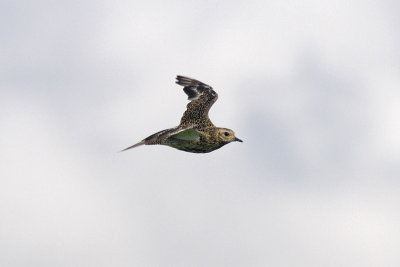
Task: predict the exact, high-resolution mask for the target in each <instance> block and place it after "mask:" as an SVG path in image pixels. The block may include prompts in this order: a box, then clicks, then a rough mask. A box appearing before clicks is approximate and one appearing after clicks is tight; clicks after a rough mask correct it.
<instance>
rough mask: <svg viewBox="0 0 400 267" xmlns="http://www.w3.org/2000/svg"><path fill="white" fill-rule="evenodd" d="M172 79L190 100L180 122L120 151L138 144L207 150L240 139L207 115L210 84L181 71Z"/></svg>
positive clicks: (211, 95) (213, 96) (213, 94)
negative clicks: (213, 121) (215, 123)
mask: <svg viewBox="0 0 400 267" xmlns="http://www.w3.org/2000/svg"><path fill="white" fill-rule="evenodd" d="M176 83H177V84H178V85H181V86H183V91H184V92H185V93H186V95H187V96H188V100H189V101H190V102H189V103H188V104H187V106H186V111H185V112H184V114H183V116H182V118H181V121H180V124H179V125H178V126H176V127H173V128H170V129H166V130H162V131H159V132H157V133H155V134H152V135H150V136H149V137H147V138H145V139H143V140H142V141H140V142H139V143H136V144H134V145H132V146H130V147H127V148H125V149H123V150H122V151H126V150H128V149H132V148H135V147H138V146H141V145H165V146H169V147H172V148H176V149H179V150H182V151H186V152H191V153H208V152H211V151H214V150H216V149H219V148H221V147H223V146H224V145H226V144H229V143H231V142H235V141H237V142H243V141H242V140H241V139H239V138H237V137H236V136H235V132H234V131H232V130H231V129H228V128H220V127H216V126H215V125H214V124H213V123H212V122H211V120H210V118H209V117H208V111H209V110H210V108H211V106H212V105H213V104H214V103H215V101H217V99H218V94H217V93H216V92H215V91H214V90H213V88H212V87H211V86H209V85H207V84H205V83H202V82H200V81H198V80H195V79H192V78H189V77H186V76H181V75H178V76H177V77H176ZM122 151H121V152H122Z"/></svg>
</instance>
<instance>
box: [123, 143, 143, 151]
mask: <svg viewBox="0 0 400 267" xmlns="http://www.w3.org/2000/svg"><path fill="white" fill-rule="evenodd" d="M144 144H145V141H141V142H139V143H137V144H134V145H132V146H130V147H127V148H125V149H122V150H121V151H120V152H124V151H126V150H129V149H132V148H135V147H138V146H141V145H144Z"/></svg>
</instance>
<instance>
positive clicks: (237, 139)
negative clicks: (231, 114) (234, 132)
mask: <svg viewBox="0 0 400 267" xmlns="http://www.w3.org/2000/svg"><path fill="white" fill-rule="evenodd" d="M235 141H238V142H241V143H242V142H243V141H242V140H240V139H239V138H237V137H235Z"/></svg>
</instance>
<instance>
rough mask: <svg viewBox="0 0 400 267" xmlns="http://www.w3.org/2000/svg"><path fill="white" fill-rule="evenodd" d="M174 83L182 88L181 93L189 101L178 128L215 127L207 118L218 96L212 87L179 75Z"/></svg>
mask: <svg viewBox="0 0 400 267" xmlns="http://www.w3.org/2000/svg"><path fill="white" fill-rule="evenodd" d="M176 83H177V84H179V85H182V86H183V91H184V92H185V93H186V94H187V95H188V99H189V100H191V102H190V103H189V104H188V105H187V106H186V108H187V109H186V111H185V113H183V117H182V119H181V123H180V125H179V126H180V127H182V128H187V127H194V128H196V129H199V130H201V129H203V128H207V127H215V126H214V124H212V122H211V121H210V119H209V118H208V111H209V110H210V108H211V106H212V105H213V104H214V102H215V101H217V99H218V94H217V93H216V92H215V91H214V90H213V89H212V87H211V86H209V85H207V84H205V83H202V82H200V81H198V80H195V79H192V78H189V77H185V76H179V75H178V76H177V77H176Z"/></svg>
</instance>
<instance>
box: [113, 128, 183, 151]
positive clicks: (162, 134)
mask: <svg viewBox="0 0 400 267" xmlns="http://www.w3.org/2000/svg"><path fill="white" fill-rule="evenodd" d="M188 129H190V128H188ZM185 130H187V129H185V128H181V127H179V126H177V127H174V128H171V129H166V130H162V131H159V132H157V133H155V134H152V135H150V136H149V137H146V138H145V139H143V140H142V141H140V142H139V143H136V144H134V145H132V146H130V147H127V148H125V149H123V150H121V152H122V151H125V150H128V149H131V148H135V147H138V146H141V145H159V144H161V143H163V142H164V141H165V140H166V139H168V138H169V137H170V136H175V135H177V134H179V133H181V132H182V131H185Z"/></svg>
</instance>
